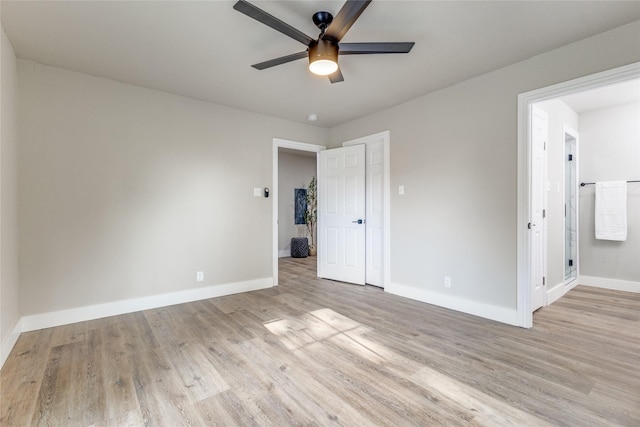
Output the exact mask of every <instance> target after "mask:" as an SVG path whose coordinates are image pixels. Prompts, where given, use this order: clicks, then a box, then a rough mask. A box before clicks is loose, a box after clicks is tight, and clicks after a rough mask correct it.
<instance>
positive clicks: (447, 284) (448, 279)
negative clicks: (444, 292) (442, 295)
mask: <svg viewBox="0 0 640 427" xmlns="http://www.w3.org/2000/svg"><path fill="white" fill-rule="evenodd" d="M444 287H445V288H450V287H451V277H449V276H444Z"/></svg>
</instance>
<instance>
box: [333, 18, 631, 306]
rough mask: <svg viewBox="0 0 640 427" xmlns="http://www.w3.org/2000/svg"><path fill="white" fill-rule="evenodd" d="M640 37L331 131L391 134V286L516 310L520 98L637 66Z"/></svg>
mask: <svg viewBox="0 0 640 427" xmlns="http://www.w3.org/2000/svg"><path fill="white" fill-rule="evenodd" d="M639 33H640V23H639V22H634V23H632V24H629V25H626V26H623V27H620V28H618V29H615V30H612V31H609V32H606V33H602V34H600V35H597V36H594V37H590V38H587V39H584V40H582V41H579V42H577V43H574V44H571V45H567V46H565V47H562V48H559V49H556V50H553V51H550V52H547V53H544V54H541V55H538V56H536V57H533V58H531V59H529V60H526V61H523V62H520V63H517V64H514V65H511V66H508V67H505V68H502V69H500V70H497V71H494V72H491V73H488V74H485V75H482V76H479V77H476V78H473V79H471V80H468V81H465V82H461V83H459V84H457V85H454V86H451V87H449V88H446V89H442V90H440V91H437V92H434V93H431V94H428V95H425V96H421V97H419V98H416V99H415V100H412V101H410V102H407V103H404V104H401V105H398V106H396V107H393V108H390V109H387V110H384V111H380V112H378V113H375V114H372V115H369V116H367V117H363V118H361V119H358V120H354V121H352V122H349V123H346V124H344V125H342V126H338V127H336V128H333V129H332V130H331V134H330V137H331V144H332V146H337V145H339V144H340V142H341V141H346V140H350V139H354V138H357V137H361V136H363V135H367V134H373V133H377V132H381V131H384V130H387V129H388V130H390V132H391V153H390V157H391V188H392V191H391V254H392V257H391V281H392V282H394V283H399V284H402V285H404V286H406V287H411V288H413V289H415V290H416V291H417V292H423V294H424V293H425V292H426V293H427V294H429V293H430V294H431V295H443V294H444V295H446V297H447V298H449V299H450V300H455V301H456V305H457V306H458V307H460V308H461V309H465V308H464V307H466V306H468V305H469V304H478V303H481V304H485V305H488V306H497V307H504V308H508V309H512V310H515V307H516V242H517V234H516V219H517V198H516V196H517V189H516V182H517V167H516V164H517V158H516V155H517V115H516V113H517V111H516V110H517V95H518V94H519V93H522V92H526V91H530V90H533V89H537V88H541V87H544V86H549V85H552V84H555V83H559V82H562V81H567V80H570V79H573V78H577V77H581V76H585V75H589V74H593V73H596V72H600V71H604V70H607V69H611V68H615V67H618V66H622V65H626V64H630V63H633V62H637V61H640V39H639V38H638V34H639ZM424 78H429V76H428V75H425V76H424ZM400 184H402V185H404V186H405V195H404V196H400V195H398V191H397V189H398V185H400ZM445 275H448V276H451V277H452V287H451V288H449V289H446V288H444V287H443V278H444V276H445Z"/></svg>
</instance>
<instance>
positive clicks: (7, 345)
mask: <svg viewBox="0 0 640 427" xmlns="http://www.w3.org/2000/svg"><path fill="white" fill-rule="evenodd" d="M21 332H22V319H18V322H17V323H16V325H15V326H14V327H13V330H11V332H10V333H9V336H7V338H6V339H5V340H4V342H3V343H2V349H0V369H2V367H3V366H4V362H6V361H7V357H9V354H10V353H11V350H13V347H15V345H16V343H17V342H18V338H20V333H21Z"/></svg>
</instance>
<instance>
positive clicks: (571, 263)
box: [569, 259, 573, 267]
mask: <svg viewBox="0 0 640 427" xmlns="http://www.w3.org/2000/svg"><path fill="white" fill-rule="evenodd" d="M569 267H573V260H572V259H570V260H569Z"/></svg>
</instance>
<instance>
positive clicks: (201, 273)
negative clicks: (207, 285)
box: [196, 271, 204, 282]
mask: <svg viewBox="0 0 640 427" xmlns="http://www.w3.org/2000/svg"><path fill="white" fill-rule="evenodd" d="M203 280H204V271H198V272H197V273H196V282H202V281H203Z"/></svg>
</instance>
